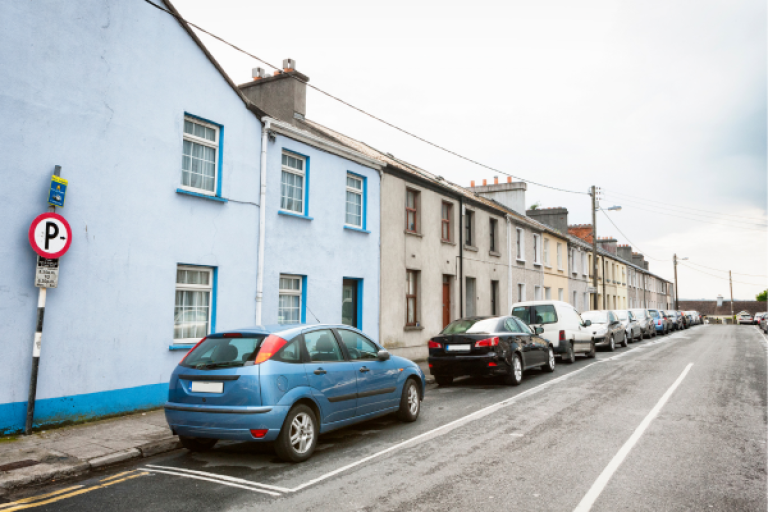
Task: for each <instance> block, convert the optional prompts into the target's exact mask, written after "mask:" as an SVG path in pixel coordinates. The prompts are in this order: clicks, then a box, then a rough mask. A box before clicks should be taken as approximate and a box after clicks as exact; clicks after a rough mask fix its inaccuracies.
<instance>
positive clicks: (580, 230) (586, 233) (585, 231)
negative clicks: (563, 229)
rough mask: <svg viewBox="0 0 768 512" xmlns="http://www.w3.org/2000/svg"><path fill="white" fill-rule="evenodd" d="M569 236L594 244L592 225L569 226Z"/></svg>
mask: <svg viewBox="0 0 768 512" xmlns="http://www.w3.org/2000/svg"><path fill="white" fill-rule="evenodd" d="M568 234H569V235H573V236H575V237H576V238H581V239H582V240H584V241H585V242H587V243H589V244H591V243H592V224H573V225H571V226H568Z"/></svg>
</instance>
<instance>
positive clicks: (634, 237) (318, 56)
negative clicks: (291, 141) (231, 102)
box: [174, 0, 768, 300]
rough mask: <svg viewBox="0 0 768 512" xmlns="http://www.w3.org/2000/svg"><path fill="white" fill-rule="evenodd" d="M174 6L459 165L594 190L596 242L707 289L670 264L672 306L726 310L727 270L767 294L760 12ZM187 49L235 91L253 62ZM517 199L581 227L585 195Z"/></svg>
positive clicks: (357, 129) (234, 1)
mask: <svg viewBox="0 0 768 512" xmlns="http://www.w3.org/2000/svg"><path fill="white" fill-rule="evenodd" d="M174 5H176V7H177V8H178V9H179V10H180V12H181V14H182V15H183V16H185V17H186V18H187V19H189V20H190V21H192V22H195V23H197V24H199V25H201V26H203V27H205V28H206V29H208V30H210V31H212V32H214V33H216V34H218V35H220V36H222V37H224V38H225V39H227V40H229V41H231V42H232V43H234V44H237V45H238V46H241V47H242V48H245V49H247V50H248V51H250V52H251V53H253V54H255V55H258V56H259V57H261V58H263V59H265V60H267V61H269V62H271V63H272V64H275V65H278V66H280V65H281V63H282V60H283V59H284V58H293V59H295V60H296V61H297V69H298V70H299V71H301V72H303V73H305V74H306V75H308V76H309V77H310V83H312V84H314V85H316V86H318V87H320V88H322V89H325V90H326V91H328V92H331V93H333V94H335V95H337V96H340V97H341V98H344V99H345V100H346V101H348V102H350V103H352V104H354V105H356V106H358V107H360V108H363V109H365V110H368V111H369V112H371V113H373V114H376V115H378V116H380V117H383V118H385V119H386V120H388V121H389V122H392V123H393V124H396V125H398V126H401V127H402V128H404V129H407V130H409V131H412V132H414V133H416V134H418V135H420V136H422V137H424V138H427V139H429V140H431V141H433V142H435V143H437V144H440V145H443V146H447V147H448V148H450V149H452V150H454V151H456V152H458V153H461V154H463V155H466V156H468V157H470V158H473V159H476V160H479V161H481V162H483V163H485V164H487V165H489V166H491V167H494V168H497V169H500V170H501V171H504V172H508V173H510V174H514V175H516V176H520V177H522V178H525V179H530V180H534V181H539V182H543V183H546V184H550V185H554V186H558V187H563V188H567V189H571V190H576V191H579V192H585V191H586V190H587V188H588V187H589V186H590V185H593V184H594V185H597V186H600V187H601V188H602V190H603V192H604V194H603V195H604V199H603V201H602V203H601V204H602V206H603V207H607V206H613V205H621V206H622V207H623V209H622V211H620V212H610V213H609V215H611V218H612V219H613V221H614V222H615V223H616V225H617V226H618V228H619V229H621V231H622V232H623V233H624V234H625V235H626V236H628V237H629V240H628V239H627V238H626V237H625V236H624V235H621V234H620V233H619V232H618V230H617V229H616V228H614V226H612V225H610V224H609V222H608V221H607V219H606V218H605V217H604V216H603V214H599V216H598V235H599V236H614V237H616V238H617V239H618V240H619V243H632V244H633V247H634V249H635V250H636V251H640V252H643V253H644V254H645V255H646V257H648V258H649V259H650V261H651V270H652V271H653V272H655V273H657V274H659V275H661V276H663V277H666V278H669V279H671V278H672V263H671V258H672V254H673V253H677V254H678V256H681V257H688V258H690V260H689V261H688V262H684V263H685V264H686V265H690V267H693V266H694V264H696V265H700V266H704V267H711V269H708V268H702V267H698V268H699V269H700V270H701V271H703V272H707V273H710V274H714V275H716V276H718V277H714V276H710V275H707V274H704V273H701V272H697V271H695V270H693V269H691V268H690V267H684V266H680V267H678V276H679V279H680V296H681V297H682V298H695V299H700V298H711V299H714V298H715V297H716V296H717V295H718V294H722V295H723V296H725V297H726V298H727V297H728V296H729V290H728V280H727V276H728V274H727V272H722V271H721V270H728V269H731V270H733V271H734V272H739V273H742V274H756V275H761V276H762V277H753V276H746V275H738V276H737V275H734V279H735V280H737V281H739V282H738V283H734V285H733V290H734V297H735V298H736V299H749V300H752V299H754V296H755V294H756V293H757V292H758V291H760V290H762V289H764V288H765V287H766V283H767V282H768V279H767V278H766V277H764V276H765V275H766V274H768V233H767V232H766V228H765V227H760V225H762V226H765V224H766V213H767V210H768V184H767V183H766V181H767V179H766V178H767V176H766V175H767V173H766V122H767V120H766V3H765V1H763V0H724V1H720V2H714V1H708V0H684V1H674V0H664V1H661V0H655V1H654V0H652V1H648V0H645V1H634V0H617V1H599V0H582V1H580V2H573V1H572V0H561V1H554V0H536V1H535V2H534V1H529V0H526V1H521V0H505V1H499V0H496V1H487V0H475V1H472V2H466V1H461V2H458V1H443V2H417V1H413V0H409V1H399V0H398V1H388V2H378V3H374V2H360V1H336V0H331V1H327V2H317V1H289V2H247V1H244V0H217V1H216V2H211V1H210V0H174ZM201 37H202V39H203V40H204V42H205V43H206V45H208V47H209V48H210V49H211V51H212V53H213V54H214V55H215V57H216V58H217V59H218V60H219V62H220V63H221V64H222V65H223V67H224V68H225V69H226V70H227V72H228V73H229V74H230V76H231V77H232V78H233V79H234V81H235V82H236V83H242V82H245V81H248V80H250V79H251V68H253V67H256V66H263V65H262V64H260V63H258V62H255V61H253V60H252V59H250V58H249V57H246V56H244V55H241V54H238V53H237V52H235V51H234V50H232V49H230V48H227V47H225V46H223V45H221V44H220V43H217V42H216V41H214V40H212V39H210V38H208V37H206V36H204V35H202V36H201ZM307 117H308V118H310V119H313V120H315V121H318V122H320V123H323V124H326V125H328V126H330V127H332V128H334V129H336V130H338V131H341V132H343V133H346V134H347V135H350V136H352V137H354V138H357V139H360V140H363V141H365V142H367V143H369V144H371V145H373V146H374V147H376V148H378V149H381V150H384V151H387V152H390V153H392V154H394V155H395V156H397V157H399V158H402V159H405V160H408V161H411V162H413V163H414V164H417V165H419V166H421V167H424V168H425V169H428V170H430V171H432V172H434V173H436V174H440V175H442V176H444V177H446V178H448V179H450V180H453V181H455V182H457V183H459V184H462V185H466V186H468V185H469V183H470V180H476V181H480V180H482V179H484V178H485V179H488V180H489V181H490V180H491V179H492V178H493V176H494V175H495V173H494V172H492V171H489V170H486V169H483V168H480V167H477V166H475V165H472V164H470V163H468V162H464V161H462V160H460V159H458V158H456V157H454V156H451V155H448V154H445V153H442V152H440V151H439V150H436V149H434V148H431V147H430V146H428V145H425V144H424V143H421V142H418V141H416V140H414V139H411V138H409V137H407V136H405V135H402V134H400V133H398V132H396V131H394V130H392V129H391V128H388V127H386V126H384V125H382V124H380V123H377V122H376V121H373V120H371V119H369V118H366V117H365V116H363V115H361V114H359V113H357V112H355V111H353V110H351V109H349V108H348V107H345V106H343V105H341V104H339V103H336V102H334V101H333V100H330V99H328V98H326V97H324V96H322V95H321V94H319V93H317V92H315V91H312V90H311V89H309V90H308V97H307ZM499 178H500V179H501V180H505V179H506V178H505V177H504V176H503V175H499ZM534 202H539V203H540V204H541V205H543V206H545V207H547V206H565V207H567V208H568V210H569V223H570V224H576V223H589V222H590V221H591V218H590V215H591V214H590V207H589V205H590V200H589V197H588V196H586V195H577V194H569V193H563V192H555V191H551V190H547V189H543V188H541V187H537V186H533V185H531V186H529V188H528V192H527V197H526V203H527V204H528V205H531V204H533V203H534ZM697 210H706V211H711V212H721V213H726V214H729V215H728V216H724V215H719V214H711V213H709V214H708V213H705V212H702V211H697ZM686 217H687V218H686ZM635 244H636V245H635ZM713 269H714V270H713ZM723 278H724V279H723ZM743 283H744V284H743Z"/></svg>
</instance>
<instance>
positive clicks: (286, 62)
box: [283, 59, 296, 73]
mask: <svg viewBox="0 0 768 512" xmlns="http://www.w3.org/2000/svg"><path fill="white" fill-rule="evenodd" d="M294 69H296V61H295V60H293V59H283V70H284V71H285V72H286V73H287V72H288V71H293V70H294Z"/></svg>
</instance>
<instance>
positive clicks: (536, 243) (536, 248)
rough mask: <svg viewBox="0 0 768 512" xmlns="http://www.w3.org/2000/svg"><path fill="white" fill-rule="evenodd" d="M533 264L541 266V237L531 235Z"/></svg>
mask: <svg viewBox="0 0 768 512" xmlns="http://www.w3.org/2000/svg"><path fill="white" fill-rule="evenodd" d="M533 264H534V265H541V235H537V234H536V233H534V234H533Z"/></svg>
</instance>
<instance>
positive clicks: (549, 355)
mask: <svg viewBox="0 0 768 512" xmlns="http://www.w3.org/2000/svg"><path fill="white" fill-rule="evenodd" d="M541 332H542V331H541V328H540V327H539V328H537V329H536V330H535V331H532V330H531V328H530V327H528V326H527V325H526V324H525V323H524V322H523V321H521V320H520V319H518V318H516V317H514V316H499V317H480V316H476V317H470V318H463V319H461V320H456V321H455V322H452V323H451V324H449V325H448V327H446V328H445V329H443V332H441V333H440V334H439V335H438V336H435V337H434V338H432V339H431V340H429V371H430V373H431V374H432V375H434V377H435V380H436V381H437V383H438V384H439V385H441V386H446V385H448V384H450V383H451V382H453V379H454V377H460V376H462V375H472V376H481V375H499V376H503V377H504V382H505V383H506V384H511V385H517V384H520V382H522V380H523V370H527V369H529V368H536V367H541V368H543V369H544V370H546V371H549V372H552V371H554V370H555V353H554V351H553V350H552V345H551V344H550V343H549V342H548V341H547V340H545V339H544V338H541V337H539V336H538V335H539V334H540V333H541Z"/></svg>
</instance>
